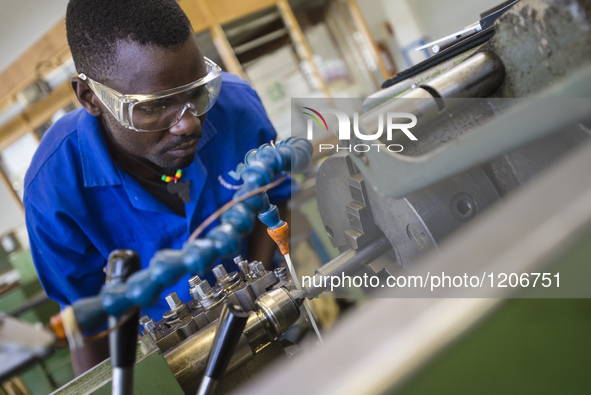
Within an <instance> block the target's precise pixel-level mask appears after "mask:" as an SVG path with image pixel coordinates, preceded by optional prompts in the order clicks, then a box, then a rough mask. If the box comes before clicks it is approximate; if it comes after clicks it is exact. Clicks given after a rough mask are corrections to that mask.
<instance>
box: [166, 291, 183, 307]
mask: <svg viewBox="0 0 591 395" xmlns="http://www.w3.org/2000/svg"><path fill="white" fill-rule="evenodd" d="M165 299H166V303H168V306H169V307H170V309H171V310H174V309H177V308H179V307H180V306H181V305H182V304H183V303H182V302H181V300H180V299H179V296H178V295H177V294H176V292H173V293H171V294H168V295H167V296H166V298H165Z"/></svg>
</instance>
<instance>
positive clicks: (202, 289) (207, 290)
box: [191, 280, 212, 300]
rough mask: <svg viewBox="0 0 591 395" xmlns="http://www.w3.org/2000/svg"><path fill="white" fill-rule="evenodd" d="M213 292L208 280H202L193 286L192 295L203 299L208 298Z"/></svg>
mask: <svg viewBox="0 0 591 395" xmlns="http://www.w3.org/2000/svg"><path fill="white" fill-rule="evenodd" d="M211 293H212V290H211V286H210V285H209V283H208V282H207V280H203V281H201V282H200V283H199V284H197V285H195V286H194V287H193V288H191V295H192V296H193V298H194V299H198V300H201V299H203V298H206V297H207V296H209V295H210V294H211Z"/></svg>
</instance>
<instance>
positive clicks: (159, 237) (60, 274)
mask: <svg viewBox="0 0 591 395" xmlns="http://www.w3.org/2000/svg"><path fill="white" fill-rule="evenodd" d="M202 129H203V135H202V137H201V140H200V141H199V144H198V146H197V152H196V154H195V160H194V161H193V163H192V164H191V165H189V166H188V167H187V168H185V169H184V170H183V180H191V194H190V200H191V202H190V203H186V204H185V217H182V216H179V215H177V214H175V213H174V212H173V211H172V210H171V209H170V208H168V207H167V206H166V205H164V204H163V203H162V202H160V201H159V200H158V199H156V198H155V197H154V196H153V195H151V194H150V193H149V192H148V191H146V190H145V189H144V188H142V187H141V186H140V185H139V184H138V183H137V182H136V181H135V180H134V179H133V178H132V177H131V176H129V175H128V174H127V173H125V172H124V171H123V170H121V168H119V167H118V166H117V165H116V164H115V163H114V162H113V160H112V159H111V157H110V156H109V152H108V149H107V145H106V144H105V140H104V139H103V134H102V132H101V129H100V125H99V119H98V118H97V117H94V116H92V115H90V114H89V113H88V112H86V111H85V110H84V109H79V110H75V111H72V112H71V113H69V114H67V115H65V116H64V117H62V118H61V119H60V120H59V121H58V122H56V123H55V125H53V126H52V127H51V128H50V129H49V130H48V131H47V132H46V133H45V135H44V136H43V138H42V139H41V143H40V145H39V148H38V149H37V151H36V153H35V155H34V157H33V160H32V162H31V166H30V167H29V170H28V172H27V175H26V177H25V194H24V206H25V213H26V223H27V229H28V232H29V239H30V244H31V253H32V255H33V260H34V262H35V266H36V268H37V273H38V275H39V279H40V280H41V283H42V284H43V288H44V289H45V292H46V293H47V295H48V296H49V297H50V298H52V299H54V300H56V301H58V302H59V303H60V304H62V305H66V304H71V303H72V302H74V301H75V300H77V299H79V298H81V297H86V296H91V295H96V294H98V292H99V291H100V289H101V286H102V285H103V283H104V281H105V273H104V271H103V269H104V267H105V265H106V260H107V257H108V256H109V253H110V252H111V251H113V250H114V249H118V248H126V249H132V250H134V251H137V252H138V254H139V256H140V259H141V261H142V267H144V268H145V267H147V266H148V265H149V261H150V259H151V258H152V256H153V255H154V253H155V252H156V251H158V250H161V249H164V248H174V249H180V248H182V246H183V244H184V243H185V242H186V240H187V239H188V237H189V235H190V233H191V232H192V231H193V230H194V229H195V228H196V227H197V226H198V225H199V224H200V223H201V222H202V221H204V220H205V219H206V218H207V217H208V216H209V215H210V214H212V213H213V212H215V211H216V210H217V209H218V208H219V207H221V206H222V205H223V204H224V203H226V202H228V201H229V200H231V198H232V195H233V194H234V192H235V190H236V189H237V188H238V187H239V185H240V184H241V181H239V180H235V179H233V178H232V177H230V176H229V175H228V172H230V171H232V170H235V169H236V166H237V164H238V163H240V162H242V161H243V158H244V155H245V154H246V152H248V151H249V150H250V149H252V148H257V147H258V146H260V145H261V144H263V143H267V142H269V141H271V140H274V139H275V138H276V133H275V130H274V129H273V126H272V125H271V123H270V121H269V119H268V118H267V115H266V113H265V110H264V108H263V106H262V103H261V102H260V99H259V98H258V96H257V94H256V93H255V91H254V90H253V89H252V88H251V87H250V86H249V85H248V84H247V83H246V82H244V81H242V80H241V79H239V78H238V77H236V76H233V75H231V74H227V73H224V74H223V83H222V88H221V91H220V95H219V97H218V100H217V102H216V103H215V105H214V106H213V108H212V109H211V110H210V111H209V112H208V114H207V117H206V119H205V122H204V123H203V125H202ZM129 133H136V132H134V131H131V130H130V131H129ZM268 194H269V197H270V198H271V201H272V202H275V203H277V202H280V201H284V200H287V199H289V197H290V183H289V182H284V183H283V184H281V185H280V186H278V187H277V188H275V189H274V190H272V191H269V192H268ZM218 223H219V222H218ZM215 224H216V223H214V224H212V226H214V225H215ZM243 244H244V243H243ZM188 278H189V275H186V276H184V277H183V278H182V279H181V280H179V282H177V284H176V285H174V286H172V287H170V288H168V289H165V290H164V292H163V293H162V295H161V298H160V300H159V301H158V302H157V304H156V305H155V306H153V307H148V308H144V309H143V310H142V314H147V315H149V316H150V317H151V318H153V319H155V320H159V319H161V317H162V313H164V312H165V311H167V310H168V309H169V308H168V305H167V304H166V302H165V300H164V296H166V295H167V294H169V293H170V292H173V291H175V292H177V293H178V295H179V297H180V298H181V300H184V301H188V300H189V298H190V296H189V285H188V282H187V280H188Z"/></svg>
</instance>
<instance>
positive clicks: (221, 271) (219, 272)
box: [211, 265, 228, 281]
mask: <svg viewBox="0 0 591 395" xmlns="http://www.w3.org/2000/svg"><path fill="white" fill-rule="evenodd" d="M211 271H212V272H213V275H214V276H215V278H216V279H217V280H218V281H219V280H221V279H222V278H224V277H226V276H227V275H228V272H226V268H225V267H224V266H223V265H217V266H214V268H213V269H211Z"/></svg>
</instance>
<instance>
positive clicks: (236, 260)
mask: <svg viewBox="0 0 591 395" xmlns="http://www.w3.org/2000/svg"><path fill="white" fill-rule="evenodd" d="M243 261H244V258H242V255H238V256H237V257H235V258H234V263H235V264H239V263H240V262H243Z"/></svg>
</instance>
